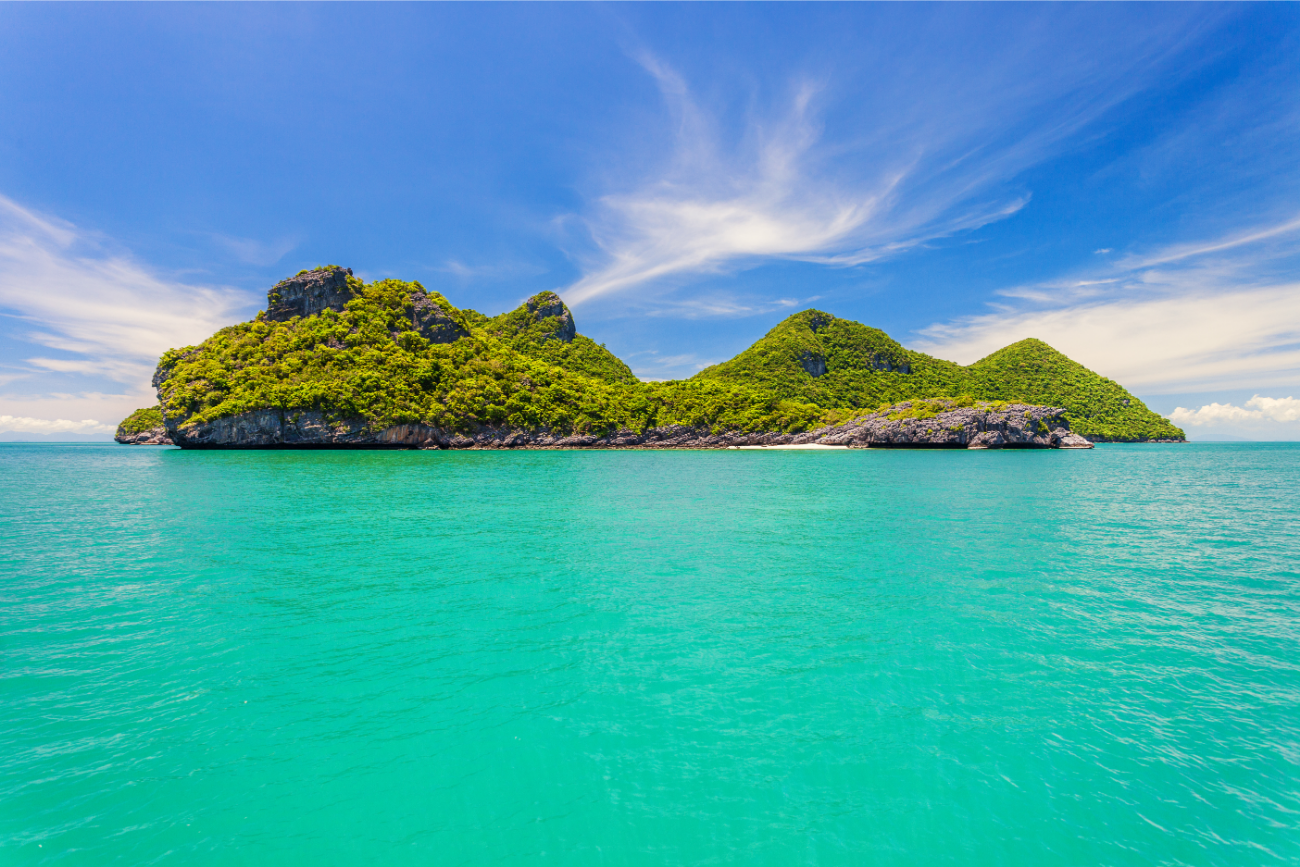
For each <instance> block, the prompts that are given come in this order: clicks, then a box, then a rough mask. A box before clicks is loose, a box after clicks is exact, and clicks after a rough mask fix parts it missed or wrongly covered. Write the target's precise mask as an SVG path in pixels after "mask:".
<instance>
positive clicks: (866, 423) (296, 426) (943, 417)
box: [167, 402, 1092, 449]
mask: <svg viewBox="0 0 1300 867" xmlns="http://www.w3.org/2000/svg"><path fill="white" fill-rule="evenodd" d="M910 409H913V407H912V404H911V403H910V402H908V403H902V404H898V405H897V406H894V407H890V408H889V409H887V410H883V411H881V412H877V413H872V414H871V415H868V416H864V417H862V418H858V419H854V420H853V421H850V422H846V423H845V424H840V425H832V426H829V427H824V428H821V429H819V430H814V431H808V432H806V433H800V434H787V433H780V432H761V431H760V432H741V431H717V432H715V431H712V430H710V429H709V428H707V427H689V426H687V425H662V426H660V427H654V428H649V429H648V430H644V431H633V430H617V431H612V432H609V433H605V434H601V435H596V434H564V433H552V432H550V431H546V430H519V429H517V428H510V427H505V426H492V425H483V426H480V427H479V428H477V429H476V430H473V431H447V430H443V429H441V428H436V427H432V426H430V425H425V424H418V423H413V424H400V425H392V426H390V427H386V428H382V429H379V430H375V429H372V428H370V427H369V426H368V425H367V424H366V422H365V420H364V419H345V420H341V421H329V420H327V419H326V418H325V417H324V416H323V415H322V414H321V413H319V412H306V411H303V412H300V411H295V410H280V409H263V410H256V411H254V412H247V413H243V414H242V415H237V416H230V417H228V418H220V419H216V420H214V421H211V422H205V423H203V424H198V425H189V426H180V425H179V424H178V423H177V420H175V419H168V421H167V430H168V433H169V434H170V436H171V438H172V440H173V441H174V442H175V443H176V445H178V446H180V447H182V448H192V449H250V448H251V449H259V448H271V449H274V448H381V449H382V448H397V449H519V448H522V449H566V448H598V449H599V448H604V449H617V448H641V449H674V448H678V449H681V448H686V449H721V448H728V447H730V446H764V445H768V446H771V445H799V444H820V445H831V446H847V447H850V448H970V449H1002V448H1036V449H1055V448H1076V449H1077V448H1092V443H1090V442H1088V441H1087V440H1086V439H1084V438H1083V437H1081V436H1078V435H1077V434H1073V433H1071V432H1070V429H1069V425H1068V423H1067V422H1066V420H1065V418H1064V417H1063V413H1064V412H1065V411H1064V410H1062V409H1060V408H1058V407H1046V406H1027V405H1025V404H1010V405H1007V406H1004V407H990V406H988V405H984V406H979V405H977V406H974V407H956V408H953V409H950V410H948V411H946V412H940V413H938V414H937V415H934V416H930V417H928V418H910V419H908V418H899V419H891V418H889V416H890V415H899V414H902V413H905V412H906V411H907V410H910Z"/></svg>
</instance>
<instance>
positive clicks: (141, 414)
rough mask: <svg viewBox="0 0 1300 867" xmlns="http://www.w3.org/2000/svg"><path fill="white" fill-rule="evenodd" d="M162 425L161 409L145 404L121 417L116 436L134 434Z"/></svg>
mask: <svg viewBox="0 0 1300 867" xmlns="http://www.w3.org/2000/svg"><path fill="white" fill-rule="evenodd" d="M162 426H163V417H162V410H161V409H159V408H158V407H156V406H147V407H145V408H143V409H137V410H136V411H135V412H133V413H131V414H130V415H128V416H127V417H126V418H124V419H122V423H121V424H119V425H118V426H117V435H118V436H120V437H121V436H134V435H135V434H138V433H143V432H145V431H147V430H153V429H154V428H156V427H162Z"/></svg>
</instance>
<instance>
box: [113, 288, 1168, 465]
mask: <svg viewBox="0 0 1300 867" xmlns="http://www.w3.org/2000/svg"><path fill="white" fill-rule="evenodd" d="M154 386H155V388H156V389H157V392H158V398H159V403H158V405H157V406H156V407H149V408H145V409H141V410H137V411H136V412H135V413H133V414H132V415H131V416H130V417H128V418H127V419H125V420H124V421H123V422H122V424H121V425H120V426H119V428H118V436H117V439H118V441H119V442H132V443H147V442H168V441H170V442H174V443H175V444H177V445H180V446H182V447H188V448H312V447H325V448H340V447H341V448H347V447H353V448H376V447H378V448H383V447H389V448H394V447H396V448H402V447H405V448H415V447H424V448H428V447H436V448H485V447H486V448H519V447H522V448H554V447H581V446H588V447H724V446H734V445H755V444H758V445H764V444H767V445H775V444H790V443H812V442H826V443H831V442H835V443H841V444H849V445H903V446H914V447H915V446H920V447H926V446H930V447H975V448H980V447H991V448H998V447H1017V446H1019V447H1040V448H1053V447H1062V446H1064V447H1086V446H1087V444H1088V443H1087V442H1086V441H1085V439H1084V438H1086V440H1087V441H1092V442H1153V441H1155V442H1183V441H1185V437H1184V435H1183V431H1182V430H1180V429H1179V428H1177V427H1175V426H1174V425H1172V424H1171V423H1170V422H1169V421H1168V420H1167V419H1165V418H1163V417H1161V416H1159V415H1157V414H1156V413H1154V412H1152V411H1151V410H1149V409H1147V407H1146V406H1145V405H1144V404H1143V403H1142V402H1141V401H1140V400H1138V399H1137V398H1136V397H1134V396H1133V395H1132V394H1130V393H1129V392H1128V391H1126V390H1125V389H1124V388H1123V387H1122V386H1120V385H1119V384H1118V383H1116V382H1114V381H1112V380H1110V379H1107V378H1105V377H1103V376H1099V375H1097V374H1096V373H1093V372H1092V371H1090V370H1088V369H1087V368H1085V367H1084V366H1083V365H1081V364H1078V363H1077V362H1074V361H1071V360H1070V359H1069V358H1067V357H1065V356H1064V355H1062V354H1061V353H1059V352H1057V351H1056V350H1054V349H1052V348H1051V347H1050V346H1048V345H1047V344H1045V343H1043V342H1041V341H1038V340H1032V339H1030V340H1022V341H1020V342H1019V343H1015V344H1012V345H1011V346H1008V347H1006V348H1004V349H1001V350H999V351H997V352H995V353H993V354H992V355H989V356H988V357H986V358H983V359H981V360H979V361H977V362H975V363H974V364H972V365H969V366H963V365H959V364H955V363H953V362H951V361H944V360H942V359H938V358H933V357H931V356H928V355H925V354H924V353H920V352H915V351H912V350H909V349H905V348H904V347H903V346H902V345H900V344H899V343H898V342H897V341H895V340H893V339H892V338H891V337H889V335H887V334H885V333H884V332H883V331H880V330H879V329H876V328H870V327H868V326H866V325H863V324H861V323H858V322H854V321H851V320H847V319H839V318H837V317H835V316H833V315H831V314H829V313H824V312H822V311H819V310H805V311H803V312H801V313H796V314H794V315H793V316H790V317H789V318H787V319H785V320H784V321H782V322H780V323H779V324H777V326H776V327H774V328H773V329H772V330H771V331H769V332H768V333H767V334H766V335H764V336H763V337H762V338H761V339H759V340H758V341H757V342H756V343H754V344H753V345H752V346H750V347H749V348H748V349H746V350H745V351H744V352H742V353H740V354H739V355H737V356H736V357H735V358H733V359H731V360H730V361H726V362H723V363H722V364H718V365H715V366H713V367H709V368H706V369H705V370H702V371H700V372H699V373H698V374H696V375H695V376H693V377H691V378H690V379H686V380H676V381H669V382H642V381H641V380H639V379H637V377H636V376H635V375H633V373H632V371H631V369H630V368H629V367H628V366H627V365H626V364H624V363H623V362H622V361H621V360H620V359H619V358H618V357H616V356H615V355H614V354H613V353H611V352H609V351H608V350H607V349H606V348H605V347H604V346H602V345H600V344H597V343H595V342H594V341H592V340H590V339H589V338H587V337H584V336H583V335H581V334H578V333H577V330H576V327H575V325H574V320H573V314H572V313H571V312H570V310H569V308H568V307H567V306H566V305H565V304H564V302H563V301H562V300H561V299H560V297H559V296H558V295H556V294H554V293H551V292H543V293H540V294H538V295H534V296H533V297H532V298H529V299H528V300H527V301H526V302H525V303H524V304H522V305H520V306H519V307H518V308H517V309H515V310H512V311H509V312H507V313H503V314H500V315H498V316H494V317H489V316H486V315H484V314H482V313H479V312H477V311H475V310H470V309H461V308H457V307H455V306H454V305H452V304H451V302H450V301H448V300H447V299H446V298H445V297H443V296H442V295H441V294H440V293H438V292H429V291H427V290H426V289H425V288H424V287H423V286H421V285H420V284H419V283H415V282H405V281H402V280H393V279H389V280H378V281H375V282H373V283H364V282H363V281H361V280H359V279H357V278H356V277H355V276H353V274H352V271H351V270H350V269H348V268H341V267H338V266H335V265H328V266H325V267H321V268H316V269H312V270H308V271H302V272H300V273H299V274H297V275H295V276H294V277H291V278H289V279H288V280H284V281H282V282H280V283H278V284H276V286H274V287H273V288H272V289H271V290H270V291H269V292H268V293H267V309H266V310H265V311H262V312H260V313H258V315H257V317H256V318H255V319H253V321H251V322H244V323H240V324H238V325H232V326H230V327H228V328H223V329H221V330H220V331H218V332H217V333H216V334H214V335H213V336H212V337H210V338H208V339H207V340H205V341H204V342H203V343H201V344H199V345H198V346H189V347H184V348H181V349H173V350H169V351H168V352H167V353H165V354H164V355H163V357H162V359H161V360H160V361H159V364H158V369H157V371H156V373H155V375H154Z"/></svg>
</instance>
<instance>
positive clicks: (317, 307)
mask: <svg viewBox="0 0 1300 867" xmlns="http://www.w3.org/2000/svg"><path fill="white" fill-rule="evenodd" d="M351 276H352V269H351V268H339V267H338V266H335V265H331V266H328V267H325V268H316V269H315V270H312V271H304V272H302V273H301V274H298V275H296V276H294V277H290V278H289V279H288V280H281V281H280V282H279V283H276V284H275V286H273V287H272V288H271V291H269V292H267V293H266V303H267V307H266V318H267V319H270V320H271V321H273V322H287V321H288V320H290V319H292V318H293V317H295V316H315V315H316V314H317V313H320V312H321V311H322V310H326V309H332V310H342V309H343V305H344V304H346V303H347V302H348V299H350V298H351V297H352V287H351V286H349V285H348V278H349V277H351Z"/></svg>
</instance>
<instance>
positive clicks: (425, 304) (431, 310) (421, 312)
mask: <svg viewBox="0 0 1300 867" xmlns="http://www.w3.org/2000/svg"><path fill="white" fill-rule="evenodd" d="M411 306H412V307H413V308H414V310H415V312H414V313H413V314H412V317H411V319H412V322H411V324H412V325H413V326H414V328H415V330H416V331H418V332H420V334H421V336H423V337H424V338H425V339H426V340H428V341H429V342H430V343H455V342H456V341H457V340H459V339H461V338H462V337H468V336H469V332H468V331H466V330H465V329H464V328H463V327H462V326H461V325H460V324H459V323H457V322H455V321H453V320H452V318H451V317H450V316H448V315H447V312H446V311H445V310H443V309H442V305H440V304H439V303H438V302H437V301H434V300H433V299H432V298H430V297H429V296H428V295H426V294H424V293H423V292H415V293H413V294H412V295H411Z"/></svg>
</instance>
